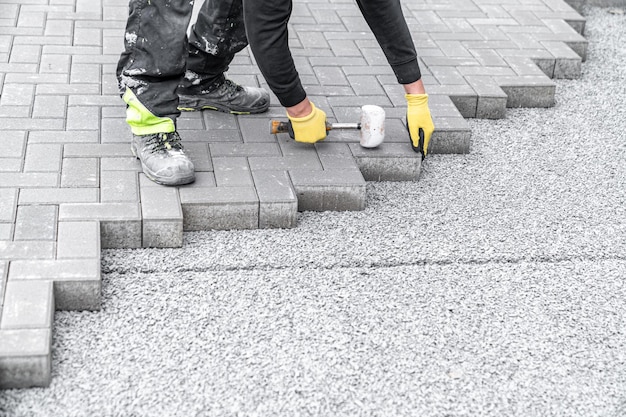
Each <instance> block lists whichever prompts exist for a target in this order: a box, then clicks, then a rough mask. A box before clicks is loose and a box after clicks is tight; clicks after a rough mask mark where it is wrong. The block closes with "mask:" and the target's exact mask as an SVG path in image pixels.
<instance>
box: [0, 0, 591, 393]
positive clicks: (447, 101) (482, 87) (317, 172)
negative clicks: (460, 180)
mask: <svg viewBox="0 0 626 417" xmlns="http://www.w3.org/2000/svg"><path fill="white" fill-rule="evenodd" d="M568 3H569V4H568ZM582 4H584V2H583V1H581V0H569V1H568V2H565V1H563V0H536V1H532V2H526V1H523V0H519V1H508V2H503V3H502V4H498V5H496V4H493V2H492V1H488V0H472V1H460V0H448V1H439V2H436V4H432V2H426V1H421V0H414V1H411V2H405V4H404V6H405V14H406V17H407V21H408V23H409V25H410V27H411V29H412V32H413V34H414V37H415V42H416V45H417V48H418V53H419V56H420V61H421V67H422V70H423V74H424V81H425V83H426V85H427V89H428V91H429V93H430V95H431V103H432V111H433V118H434V121H435V125H436V126H437V131H436V132H435V134H434V136H433V140H432V145H431V152H433V153H467V152H469V145H470V129H469V127H468V125H467V123H466V121H465V119H464V118H467V117H483V118H501V117H504V115H505V109H506V107H528V106H536V107H548V106H552V105H553V104H554V93H555V85H554V83H553V82H552V81H551V78H574V77H577V76H578V75H579V74H580V70H581V62H582V61H583V60H584V59H585V57H586V45H587V42H586V40H585V38H584V37H583V36H582V35H581V33H582V31H583V29H584V24H585V20H584V18H582V17H581V16H580V14H579V13H578V12H577V11H576V8H579V7H581V6H582ZM572 6H573V7H572ZM126 8H127V4H126V1H124V0H111V1H106V2H94V1H93V0H89V1H87V0H70V1H63V2H56V1H54V0H32V1H28V2H23V1H19V0H0V12H1V15H2V17H3V18H2V19H0V86H1V95H0V126H2V128H1V133H0V135H2V143H3V145H4V146H3V151H4V152H3V156H2V158H0V272H1V274H0V277H1V280H0V284H1V285H0V300H2V303H0V306H1V307H2V309H1V311H0V339H1V340H2V343H0V346H1V347H0V371H1V372H0V375H2V376H1V377H0V387H18V386H19V387H24V386H45V385H46V384H48V383H49V380H50V335H51V326H52V324H51V323H52V319H51V318H52V313H51V310H52V306H54V305H56V308H57V309H98V308H99V298H98V297H99V289H100V282H99V279H100V271H99V269H98V266H99V259H100V253H99V251H100V249H101V248H121V247H137V248H138V247H145V246H152V247H168V246H180V245H181V244H182V234H183V231H184V230H206V229H230V228H242V229H248V228H259V227H294V226H297V225H296V224H295V213H296V210H362V209H363V208H364V204H365V190H366V187H365V181H378V180H392V181H406V180H417V179H418V178H419V173H420V165H421V163H420V158H419V155H417V154H415V153H413V152H412V151H411V149H410V146H409V143H408V138H407V135H406V131H405V127H404V107H403V106H404V97H403V95H402V91H401V89H398V87H397V85H396V82H395V78H394V77H393V73H392V71H391V69H390V68H389V67H388V66H387V63H386V61H385V59H384V56H383V55H382V53H381V51H380V49H379V48H378V45H377V44H376V42H375V40H374V38H373V36H372V35H371V33H370V32H369V30H368V29H367V26H366V25H365V23H364V21H363V19H362V18H361V17H360V14H359V12H358V9H357V8H356V5H354V4H351V3H341V2H339V3H337V2H333V1H321V2H319V1H315V2H313V1H311V2H309V1H303V2H297V3H296V4H295V5H294V15H293V18H292V21H291V31H290V37H291V38H290V39H291V45H292V47H293V53H294V57H295V60H296V64H297V66H298V70H299V72H300V74H301V75H302V79H303V81H304V83H305V87H306V89H307V91H308V92H309V95H310V97H311V98H312V100H313V101H314V102H315V103H316V104H317V105H318V106H319V107H321V108H324V109H325V110H326V111H327V114H328V116H329V118H330V119H331V120H332V121H338V122H349V121H354V120H355V119H356V118H357V117H358V113H359V111H360V110H359V109H360V106H361V105H363V104H378V105H380V106H382V107H384V108H385V111H386V114H387V122H386V123H387V132H386V134H387V139H386V143H384V144H383V145H382V146H381V147H380V148H378V149H376V150H366V149H363V148H361V147H360V146H359V145H358V144H357V142H358V137H357V136H356V135H355V134H354V133H350V132H341V133H336V132H332V133H331V134H330V136H329V138H328V139H327V140H326V141H325V143H323V144H318V145H315V146H310V147H305V146H298V145H296V144H294V143H293V142H291V141H290V140H289V139H288V138H286V137H284V135H283V136H278V137H277V136H275V135H271V134H270V133H269V132H268V130H269V129H268V124H269V122H268V120H269V118H270V117H272V118H273V117H284V111H283V110H282V108H280V107H279V106H278V105H277V103H278V101H277V100H276V99H275V97H273V103H274V105H273V106H272V107H271V108H270V111H269V112H268V113H266V114H262V115H255V116H243V117H238V116H232V115H225V114H217V113H209V112H204V113H191V114H184V115H183V117H181V119H180V122H179V128H180V132H181V136H182V137H183V140H184V142H185V145H186V146H187V149H188V150H189V154H190V155H191V158H192V160H193V161H194V164H195V166H196V168H197V171H198V181H197V183H196V184H194V185H191V186H186V187H180V189H175V188H164V187H160V186H156V185H155V184H153V183H151V182H150V181H147V180H146V178H145V177H143V175H142V174H141V173H140V165H139V162H138V161H137V160H135V159H133V158H132V157H131V155H130V150H129V141H130V133H129V131H128V129H127V127H126V125H125V122H124V111H123V104H122V102H121V100H120V98H119V96H118V95H117V91H116V86H115V77H114V70H115V64H116V62H117V59H118V57H119V53H120V51H121V49H122V38H123V32H124V25H125V19H126V13H127V11H126ZM229 75H230V76H231V77H232V78H233V79H234V80H236V81H238V82H241V83H244V84H250V83H253V84H258V85H261V86H266V85H265V82H264V80H263V79H262V77H261V76H260V73H259V71H258V69H257V68H256V66H255V65H254V58H253V57H252V56H251V54H249V52H247V51H244V52H243V53H241V54H240V56H238V57H237V59H236V60H235V61H234V63H233V65H232V66H231V69H230V72H229ZM163 210H165V211H166V213H164V212H163ZM51 282H53V283H54V284H51ZM52 288H54V293H53V292H52ZM38 294H40V296H38ZM37 297H38V298H37ZM22 300H28V302H29V303H32V304H33V305H36V306H37V308H36V309H34V310H31V309H27V308H26V305H25V304H23V303H22ZM27 310H28V311H27ZM40 313H41V314H40ZM46 314H47V315H46ZM33 315H35V316H36V317H35V316H33ZM31 316H32V317H31Z"/></svg>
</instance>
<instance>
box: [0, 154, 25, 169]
mask: <svg viewBox="0 0 626 417" xmlns="http://www.w3.org/2000/svg"><path fill="white" fill-rule="evenodd" d="M23 163H24V161H23V160H22V159H20V158H1V157H0V172H21V171H22V166H23Z"/></svg>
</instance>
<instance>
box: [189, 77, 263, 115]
mask: <svg viewBox="0 0 626 417" xmlns="http://www.w3.org/2000/svg"><path fill="white" fill-rule="evenodd" d="M178 97H179V104H178V109H179V110H181V111H194V110H205V109H208V110H217V111H221V112H225V113H233V114H253V113H263V112H264V111H266V110H267V108H268V107H269V105H270V95H269V93H268V92H267V91H265V90H264V89H262V88H257V87H242V86H240V85H238V84H235V83H234V82H232V81H231V80H228V79H224V81H223V82H220V83H218V84H216V85H215V86H214V87H213V88H211V89H206V90H202V91H200V92H198V93H195V92H193V90H191V89H188V88H183V87H179V89H178Z"/></svg>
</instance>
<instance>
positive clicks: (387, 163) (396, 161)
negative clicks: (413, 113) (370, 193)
mask: <svg viewBox="0 0 626 417" xmlns="http://www.w3.org/2000/svg"><path fill="white" fill-rule="evenodd" d="M349 147H350V150H351V152H352V154H353V155H354V157H355V158H356V161H357V165H358V166H359V169H360V170H361V173H362V174H363V177H364V178H365V179H366V180H368V181H416V180H417V179H418V177H419V174H420V169H421V156H420V155H418V154H417V153H415V152H414V151H413V150H412V148H411V147H410V146H409V144H408V140H407V141H406V142H405V143H388V142H386V143H383V144H381V145H380V146H379V147H378V148H375V149H366V148H363V147H362V146H360V145H358V144H350V145H349Z"/></svg>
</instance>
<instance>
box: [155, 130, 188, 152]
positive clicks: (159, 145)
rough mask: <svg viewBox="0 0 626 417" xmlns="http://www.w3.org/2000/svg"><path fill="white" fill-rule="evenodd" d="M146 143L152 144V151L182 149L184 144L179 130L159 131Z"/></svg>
mask: <svg viewBox="0 0 626 417" xmlns="http://www.w3.org/2000/svg"><path fill="white" fill-rule="evenodd" d="M146 145H147V146H150V148H151V149H152V152H159V153H160V152H168V151H171V150H175V151H182V150H183V145H182V143H181V139H180V135H179V134H178V132H171V133H157V134H156V135H153V136H151V137H150V138H149V139H148V140H147V141H146Z"/></svg>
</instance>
